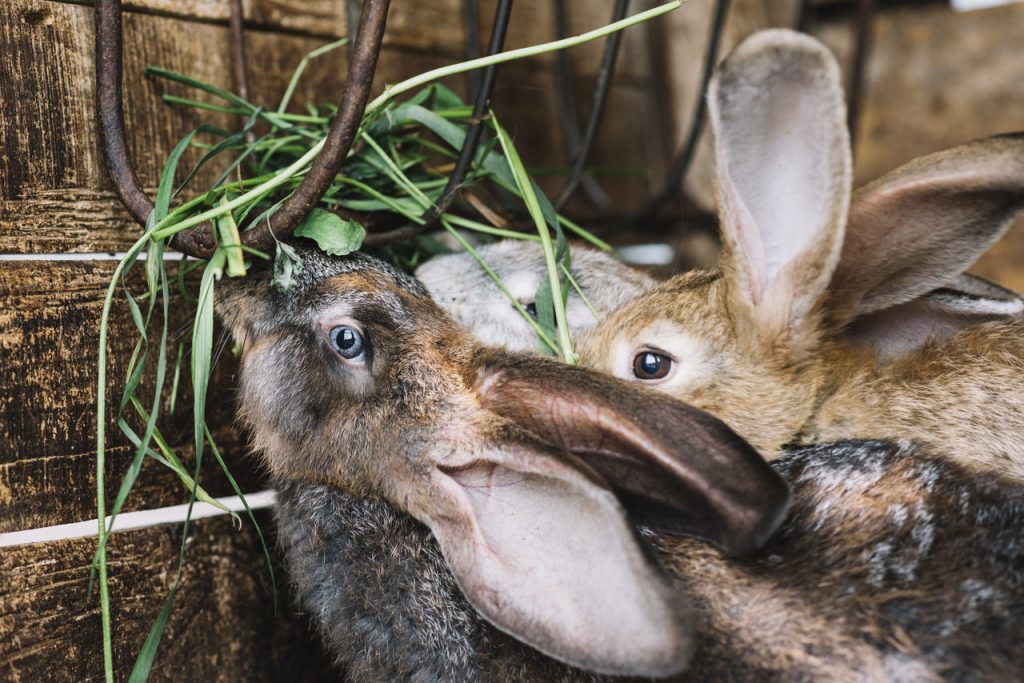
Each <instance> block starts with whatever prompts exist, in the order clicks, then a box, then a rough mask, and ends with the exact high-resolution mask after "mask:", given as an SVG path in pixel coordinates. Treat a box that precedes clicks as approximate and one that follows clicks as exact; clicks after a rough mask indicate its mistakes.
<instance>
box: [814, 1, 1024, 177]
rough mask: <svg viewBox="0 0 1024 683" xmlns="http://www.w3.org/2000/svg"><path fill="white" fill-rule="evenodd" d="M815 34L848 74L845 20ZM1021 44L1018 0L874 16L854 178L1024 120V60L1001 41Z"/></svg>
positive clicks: (1023, 11) (1023, 19) (1022, 16)
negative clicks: (960, 10)
mask: <svg viewBox="0 0 1024 683" xmlns="http://www.w3.org/2000/svg"><path fill="white" fill-rule="evenodd" d="M816 33H817V34H818V36H819V37H820V38H821V39H822V40H823V41H824V42H825V43H826V44H827V45H828V46H829V47H830V48H832V50H834V51H835V52H836V54H837V55H838V56H839V58H840V61H841V62H842V63H843V64H844V73H845V74H848V73H849V68H848V64H849V60H850V57H851V54H852V35H851V33H852V32H851V29H850V24H849V22H835V23H832V24H828V25H822V26H821V27H820V28H819V29H818V30H817V31H816ZM1006 45H1024V5H1020V4H1010V5H1005V6H1003V7H995V8H992V9H986V10H977V11H974V12H966V13H958V12H954V11H953V10H952V9H950V8H949V7H948V6H945V5H941V4H937V5H925V6H913V7H902V8H897V9H892V10H887V11H885V12H881V13H880V14H879V15H878V17H877V18H876V20H875V38H874V48H873V50H872V53H871V60H870V62H869V64H868V69H867V82H866V84H865V91H864V96H865V99H864V110H863V118H862V120H861V122H860V131H859V132H860V135H859V137H858V143H857V150H856V164H855V174H856V178H857V182H858V183H860V182H866V181H868V180H871V179H873V178H877V177H878V176H880V175H882V174H883V173H885V172H887V171H889V170H891V169H893V168H895V167H896V166H899V165H900V164H902V163H905V162H907V161H909V160H910V159H913V158H915V157H918V156H922V155H924V154H930V153H931V152H936V151H938V150H941V149H946V148H948V147H953V146H954V145H958V144H960V143H963V142H967V141H968V140H973V139H975V138H980V137H984V136H986V135H992V134H994V133H1005V132H1010V131H1015V130H1020V129H1022V128H1024V123H1022V121H1021V116H1020V112H1021V110H1022V109H1024V61H1022V60H1021V59H1020V58H1019V55H1018V54H1015V52H1014V51H1013V50H1005V49H1000V46H1006Z"/></svg>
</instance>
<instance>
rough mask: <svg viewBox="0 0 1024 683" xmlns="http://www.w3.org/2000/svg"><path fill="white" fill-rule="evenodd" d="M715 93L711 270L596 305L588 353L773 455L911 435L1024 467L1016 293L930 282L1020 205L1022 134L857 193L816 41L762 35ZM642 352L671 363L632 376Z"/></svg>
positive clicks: (586, 338)
mask: <svg viewBox="0 0 1024 683" xmlns="http://www.w3.org/2000/svg"><path fill="white" fill-rule="evenodd" d="M708 100H709V110H710V118H711V123H712V128H713V130H714V132H715V140H716V154H717V160H718V167H717V172H718V184H719V210H720V214H721V229H722V241H723V246H724V248H723V256H722V265H721V270H720V271H718V272H715V273H708V272H700V273H686V274H683V275H679V276H677V277H675V278H672V279H670V280H668V281H667V282H664V283H662V284H660V285H658V286H657V287H655V288H654V289H653V290H650V291H649V292H647V293H645V294H643V295H641V296H640V297H638V298H636V299H635V300H633V301H632V302H630V303H629V304H627V305H626V306H624V307H623V308H621V309H620V310H619V311H617V312H615V313H613V314H611V315H610V316H608V317H607V318H605V319H604V320H603V321H602V322H601V323H599V324H598V326H597V327H596V328H595V329H594V330H592V331H590V332H589V333H587V334H585V335H583V336H582V338H581V339H580V340H579V344H578V346H579V349H578V350H579V352H580V357H581V359H582V361H583V362H584V364H586V365H589V366H590V367H595V368H598V369H601V370H604V371H606V372H609V373H611V374H613V375H615V376H617V377H621V378H624V379H632V380H636V379H637V378H638V377H639V378H640V381H644V382H645V383H646V384H648V385H650V386H652V387H654V388H657V389H659V390H661V391H664V392H667V393H669V394H671V395H673V396H676V397H678V398H681V399H683V400H685V401H687V402H689V403H691V404H693V405H695V406H698V407H700V408H703V409H705V410H707V411H709V412H711V413H712V414H714V415H716V416H718V417H720V418H722V419H723V420H725V422H727V423H728V424H729V425H730V426H732V427H733V428H734V429H735V430H736V431H737V432H739V433H740V434H741V435H742V436H743V437H744V438H746V439H748V440H749V441H750V442H751V443H753V444H754V445H755V446H756V447H758V448H759V449H760V450H761V451H762V452H763V453H765V454H766V455H768V456H770V457H776V456H778V454H779V453H780V452H781V449H782V448H783V446H784V445H786V444H787V443H806V442H814V441H832V440H837V439H845V438H883V439H894V440H904V439H912V440H914V441H917V442H919V443H922V444H927V445H929V446H932V447H934V448H935V449H936V450H937V451H938V452H942V453H945V454H946V455H947V456H948V457H952V458H955V459H956V460H958V461H959V462H961V463H965V464H967V465H969V466H971V467H977V468H985V469H992V470H996V471H999V472H1003V473H1007V474H1011V475H1013V476H1015V477H1024V372H1022V370H1024V317H1021V316H1020V314H1019V312H1020V310H1021V308H1022V307H1024V306H1022V305H1021V301H1020V299H1019V297H1016V296H1015V295H1014V294H1013V293H1005V294H1006V300H1005V301H996V300H992V301H991V302H990V303H992V304H993V305H991V306H989V305H979V304H978V302H979V301H983V300H984V299H985V297H986V295H984V294H982V295H981V296H976V295H974V294H971V293H969V292H968V293H965V294H964V296H963V302H962V304H957V303H956V302H954V303H952V304H951V305H949V306H946V303H945V302H944V301H943V297H944V296H945V295H944V294H942V293H941V292H943V291H945V290H944V289H936V288H942V287H943V285H945V284H946V283H950V282H952V281H954V280H957V279H959V280H960V281H963V280H964V276H963V275H962V273H963V271H964V270H965V269H966V268H967V267H969V266H970V265H971V263H972V262H973V260H974V259H975V258H977V256H979V255H980V254H981V253H982V252H983V251H984V250H985V249H986V248H987V247H988V245H989V244H991V243H992V242H993V241H994V240H995V239H997V238H998V237H999V235H1001V234H1002V232H1004V231H1005V229H1006V227H1007V226H1008V225H1009V223H1010V222H1011V220H1012V218H1013V217H1014V215H1015V214H1016V213H1017V212H1018V211H1019V210H1021V209H1022V208H1024V136H1022V135H1020V134H1011V135H1003V136H995V137H993V138H989V139H986V140H981V141H977V142H973V143H968V144H966V145H962V146H960V147H957V148H955V149H952V150H948V151H945V152H940V153H937V154H934V155H931V156H928V157H925V158H923V159H918V160H915V161H913V162H911V163H909V164H907V165H905V166H903V167H901V168H899V169H896V170H895V171H893V172H892V173H890V174H888V175H886V176H885V177H884V178H881V179H879V180H877V181H875V182H874V183H871V184H869V185H867V186H866V187H864V188H862V189H861V190H860V191H859V192H857V193H856V195H854V196H853V199H852V203H851V198H850V194H851V193H850V168H849V167H850V164H849V161H850V149H849V142H848V136H847V132H846V129H845V123H844V116H843V106H844V105H843V97H842V89H841V86H840V83H839V75H838V69H837V67H836V63H835V60H834V58H833V57H832V55H831V54H830V53H829V52H828V51H827V49H826V48H825V47H824V46H823V45H821V44H820V43H817V42H816V41H814V40H812V39H810V38H808V37H807V36H803V35H799V34H795V33H793V32H790V31H765V32H762V33H759V34H755V35H754V36H752V37H751V38H749V39H748V40H747V41H745V42H744V43H743V44H742V45H740V46H739V47H738V48H737V49H736V50H735V52H734V53H733V54H732V55H730V56H729V58H728V59H726V60H725V62H723V64H722V65H721V66H720V67H719V70H718V72H717V74H716V76H715V78H714V79H713V81H712V84H711V87H710V90H709V95H708ZM847 209H849V211H848V210H847ZM847 214H848V215H849V220H848V221H847ZM974 284H978V283H974ZM974 284H972V283H968V289H973V288H974ZM933 290H934V291H933ZM998 290H999V288H998V287H994V286H992V285H991V284H990V283H980V288H979V289H978V291H981V292H985V291H994V292H996V294H995V297H996V298H997V299H998V298H999V297H1002V296H1003V294H1002V293H1000V292H999V291H998ZM1004 304H1005V308H1004V309H1003V310H1005V311H1008V313H1006V314H1005V315H1000V314H998V313H996V311H999V310H1000V306H1003V305H1004ZM646 352H653V353H657V354H659V355H662V356H665V357H667V358H668V359H670V362H671V363H672V365H673V369H672V371H670V373H669V374H668V375H667V376H665V377H662V378H652V377H650V376H646V377H645V376H644V373H643V372H642V371H641V372H639V373H636V372H634V367H633V363H634V359H635V358H637V357H638V354H641V353H646Z"/></svg>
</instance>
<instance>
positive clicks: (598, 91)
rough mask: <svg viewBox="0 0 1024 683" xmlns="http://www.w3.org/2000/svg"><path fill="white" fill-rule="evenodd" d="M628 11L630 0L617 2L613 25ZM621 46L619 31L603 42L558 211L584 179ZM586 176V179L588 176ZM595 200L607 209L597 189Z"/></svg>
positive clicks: (606, 201) (557, 199) (559, 195)
mask: <svg viewBox="0 0 1024 683" xmlns="http://www.w3.org/2000/svg"><path fill="white" fill-rule="evenodd" d="M628 11H629V0H616V1H615V8H614V9H613V10H612V22H616V21H621V20H622V19H624V18H625V17H626V13H627V12H628ZM621 45H622V31H617V32H615V33H613V34H611V35H610V36H608V42H607V43H605V47H604V54H603V55H602V57H601V69H600V71H598V73H597V82H596V83H595V84H594V104H593V106H592V107H591V109H590V117H589V118H588V119H587V127H586V128H585V129H584V131H583V139H582V141H581V142H580V147H579V149H578V150H577V152H576V154H575V156H574V157H573V160H572V169H571V170H570V171H569V177H568V178H566V181H565V185H563V186H562V190H561V192H559V193H558V196H557V197H556V198H555V202H554V204H555V209H556V210H557V209H561V208H562V206H564V205H565V203H566V202H567V201H568V200H569V198H570V197H571V196H572V194H573V192H575V191H576V188H577V187H578V186H579V184H580V179H581V178H582V177H583V175H584V174H583V168H584V166H586V163H587V159H588V157H589V156H590V151H591V149H592V148H593V146H594V141H595V140H596V139H597V131H598V129H599V128H600V127H601V119H602V118H603V117H604V110H605V107H606V106H607V104H608V95H609V93H610V92H611V84H612V74H614V73H615V62H616V61H617V60H618V57H619V48H620V46H621ZM588 177H589V176H588ZM597 189H598V191H599V192H600V195H599V196H598V197H594V196H591V197H590V200H591V201H592V202H593V203H594V204H595V206H597V208H599V209H602V210H607V208H608V206H609V201H608V196H607V195H606V194H605V193H604V191H603V190H601V189H600V187H598V188H597Z"/></svg>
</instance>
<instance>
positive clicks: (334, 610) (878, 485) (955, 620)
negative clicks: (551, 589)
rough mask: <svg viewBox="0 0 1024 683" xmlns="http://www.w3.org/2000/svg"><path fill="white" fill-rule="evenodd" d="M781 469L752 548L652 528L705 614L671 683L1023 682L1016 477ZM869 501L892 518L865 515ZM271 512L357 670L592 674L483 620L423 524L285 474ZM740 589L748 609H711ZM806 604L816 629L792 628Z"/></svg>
mask: <svg viewBox="0 0 1024 683" xmlns="http://www.w3.org/2000/svg"><path fill="white" fill-rule="evenodd" d="M774 466H775V467H776V468H777V470H778V471H779V472H780V473H781V474H783V475H784V476H785V477H786V479H787V480H788V481H789V483H790V485H791V486H792V488H793V499H794V504H793V508H792V512H791V515H790V517H789V520H788V521H787V522H786V523H785V525H784V526H783V528H782V530H781V531H780V533H779V534H778V535H777V536H776V538H775V539H774V540H773V541H772V542H771V543H770V544H769V545H768V547H766V548H765V549H763V550H762V551H761V552H759V553H758V554H756V555H755V556H754V557H751V558H749V559H746V560H742V561H738V560H726V559H725V558H723V557H722V556H721V555H720V554H719V553H718V552H717V551H715V550H713V549H711V548H709V547H708V546H706V545H705V544H703V543H700V542H698V541H694V540H692V539H680V538H672V537H655V536H651V535H650V534H648V537H649V538H650V540H651V541H652V543H653V545H654V546H655V547H656V548H657V550H658V552H659V554H660V556H661V558H662V560H663V561H664V562H665V564H666V566H667V567H668V568H669V569H670V570H671V571H673V572H674V573H676V574H677V576H678V578H679V581H680V583H681V584H683V585H684V586H685V587H686V589H687V592H688V593H689V595H690V596H691V599H692V600H693V602H694V605H695V607H696V609H698V610H699V611H700V612H701V615H700V616H701V622H702V626H703V628H701V630H700V635H701V640H702V642H701V643H700V645H699V646H698V650H697V653H696V656H695V658H694V661H693V663H692V665H691V668H690V670H689V672H688V673H687V675H686V676H684V677H683V678H682V679H681V680H687V681H709V680H716V681H719V680H757V681H763V680H780V681H783V680H784V681H799V680H821V679H822V677H825V676H827V677H830V678H832V679H833V680H841V679H842V674H843V673H844V672H845V673H846V674H850V675H852V674H853V672H860V674H863V675H864V676H868V675H869V674H870V672H871V671H879V672H881V671H884V672H885V675H887V676H889V677H890V678H891V679H892V680H927V677H929V676H934V677H935V678H938V677H942V678H943V679H945V680H949V681H964V682H967V681H988V680H993V681H994V680H1009V678H1012V677H1017V676H1021V675H1024V649H1022V648H1020V646H1019V634H1020V633H1022V632H1024V488H1022V487H1021V486H1018V485H1015V484H1011V483H1008V482H1006V481H1004V480H1001V479H999V478H998V477H995V476H987V475H975V476H973V477H972V476H967V475H966V474H965V473H964V471H963V470H961V469H960V468H959V467H957V466H956V465H954V464H952V463H949V462H946V461H943V460H938V459H933V458H931V457H929V456H927V455H926V454H925V453H924V452H922V451H921V450H919V449H917V448H914V447H911V446H907V445H894V444H888V443H885V442H846V443H840V444H828V445H821V446H813V447H808V448H799V449H793V450H791V451H789V452H788V453H787V454H786V455H785V456H784V457H782V458H781V459H779V460H778V461H776V462H775V463H774ZM873 503H884V506H885V507H884V510H885V514H880V515H875V514H871V513H870V512H869V506H871V505H872V504H873ZM900 508H902V509H903V510H908V511H910V512H909V513H907V514H902V513H900V512H899V509H900ZM278 519H279V523H280V529H281V542H282V545H283V546H284V548H285V551H286V556H287V563H288V568H289V571H290V573H291V577H292V581H293V582H294V584H295V586H296V588H297V589H298V590H299V592H300V594H301V595H302V598H303V602H304V604H305V605H306V607H307V609H309V610H310V611H311V612H312V613H314V614H315V615H316V617H317V621H318V623H319V624H320V628H321V632H322V634H323V635H324V638H325V640H326V641H327V643H328V644H329V646H330V648H331V650H332V652H333V653H334V654H335V655H336V657H337V658H338V660H339V662H341V663H342V665H343V666H344V668H345V670H346V671H347V673H348V675H349V676H350V677H351V679H352V680H355V681H378V680H423V681H426V680H452V681H455V680H458V681H462V680H488V681H491V680H524V681H526V680H559V679H561V680H598V678H599V677H594V676H592V675H590V674H586V673H584V672H579V671H574V670H571V669H569V668H567V667H565V666H564V665H561V664H558V663H556V662H554V661H552V660H549V659H547V658H545V657H543V656H542V655H539V654H537V653H536V652H534V651H532V650H530V649H528V648H527V647H525V646H523V645H521V644H519V643H518V642H516V641H514V640H512V639H511V638H509V637H508V636H506V635H504V634H501V633H499V632H498V631H496V630H495V629H493V628H492V627H491V626H489V625H488V624H487V623H485V622H484V621H483V620H482V619H481V618H480V617H479V616H477V615H476V613H475V612H474V611H473V610H472V608H470V606H469V605H468V603H467V602H466V601H465V599H463V598H462V596H461V595H460V593H459V592H458V589H457V587H456V586H455V582H454V580H453V579H452V577H451V574H450V573H449V572H448V570H447V568H446V566H445V564H444V561H443V559H442V558H441V555H440V552H439V551H438V549H437V546H436V544H435V543H434V541H433V538H432V537H431V536H430V533H429V531H428V530H427V529H426V528H425V527H423V526H422V525H420V524H419V523H417V522H416V521H414V520H412V519H411V518H410V517H408V516H407V515H404V514H402V513H400V512H398V511H396V510H395V509H394V508H393V507H391V506H390V505H389V504H387V503H385V502H382V501H378V500H369V499H357V498H353V497H352V496H349V495H348V494H345V493H343V492H341V491H338V490H334V489H329V488H327V487H323V486H307V485H303V484H295V483H287V484H283V485H282V487H281V489H280V503H279V508H278ZM722 572H726V573H725V574H724V576H723V574H722ZM766 586H767V590H768V591H769V593H768V596H770V597H773V598H775V599H776V600H778V601H779V602H777V603H774V604H777V605H783V606H785V607H786V609H785V611H783V612H781V613H778V614H759V613H758V611H759V610H761V611H764V610H765V609H766V608H770V607H771V606H772V604H773V603H772V602H770V601H766V600H765V599H764V598H765V597H766V596H765V594H764V590H765V587H766ZM744 593H746V594H749V596H750V598H751V599H750V601H749V602H747V603H746V604H744V605H743V606H742V610H743V611H741V612H740V613H732V614H726V613H720V612H718V611H717V608H718V607H720V605H721V604H722V601H723V600H724V599H727V598H728V597H729V596H726V594H731V595H733V596H741V597H742V596H743V595H744ZM723 596H725V597H723ZM757 596H760V600H758V598H757ZM741 602H742V601H741ZM805 613H812V614H815V615H817V616H821V617H823V619H824V621H823V624H824V627H825V628H824V629H822V630H818V631H817V632H816V633H813V632H812V633H801V632H800V631H799V630H798V629H795V628H793V629H792V630H791V627H794V626H799V624H798V623H795V622H798V621H799V620H801V619H802V618H803V615H804V614H805ZM766 618H767V619H768V620H769V621H768V624H767V626H766V624H765V621H766ZM791 622H793V623H791ZM736 624H741V626H740V627H736ZM723 629H727V630H725V631H724V633H725V635H726V636H728V637H724V638H719V637H718V636H716V634H722V633H723ZM780 629H781V630H782V631H785V632H788V633H789V637H788V638H787V639H790V638H791V640H790V642H788V643H787V647H788V650H787V651H789V652H793V653H801V652H803V653H808V654H805V655H804V656H803V657H802V658H800V659H796V660H789V659H787V658H786V657H785V656H784V655H785V652H781V653H780V652H779V649H780V648H779V646H778V644H777V643H774V642H770V641H771V639H772V637H773V635H774V637H778V635H779V630H780ZM903 634H905V635H906V637H909V640H907V639H906V638H905V637H904V635H903ZM865 680H868V678H865Z"/></svg>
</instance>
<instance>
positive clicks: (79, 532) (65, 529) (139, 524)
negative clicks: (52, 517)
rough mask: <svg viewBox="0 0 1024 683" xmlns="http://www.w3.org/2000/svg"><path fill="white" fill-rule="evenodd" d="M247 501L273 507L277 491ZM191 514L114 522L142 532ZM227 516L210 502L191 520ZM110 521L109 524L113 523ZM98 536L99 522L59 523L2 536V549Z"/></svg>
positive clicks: (234, 502) (233, 501)
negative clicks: (147, 528) (145, 528)
mask: <svg viewBox="0 0 1024 683" xmlns="http://www.w3.org/2000/svg"><path fill="white" fill-rule="evenodd" d="M217 502H219V503H221V504H223V505H224V506H225V507H227V508H228V509H229V510H231V511H232V512H241V511H243V510H245V506H244V505H242V499H241V498H239V497H238V496H226V497H224V498H218V499H217ZM245 502H247V503H248V504H249V508H250V509H252V510H260V509H263V508H269V507H273V505H274V503H276V502H277V492H276V491H260V492H259V493H248V494H246V496H245ZM187 513H188V505H187V504H186V505H172V506H170V507H165V508H157V509H155V510H138V511H135V512H122V513H121V514H119V515H118V516H117V519H116V520H114V531H126V530H128V529H142V528H144V527H150V526H157V525H158V524H174V523H179V524H180V523H181V522H184V521H185V515H186V514H187ZM226 514H227V513H226V512H225V511H223V510H221V509H220V508H218V507H214V506H213V505H210V504H209V503H198V502H197V503H196V504H195V505H194V506H192V519H203V518H206V517H219V516H221V515H226ZM109 520H110V518H109V517H108V518H107V523H108V524H109V523H110V521H109ZM97 535H99V522H98V521H97V520H95V519H90V520H88V521H86V522H74V523H72V524H57V525H56V526H45V527H40V528H38V529H29V530H27V531H11V532H8V533H3V534H0V548H6V547H9V546H13V545H26V544H28V543H45V542H47V541H64V540H67V539H69V538H86V537H88V536H97Z"/></svg>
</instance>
